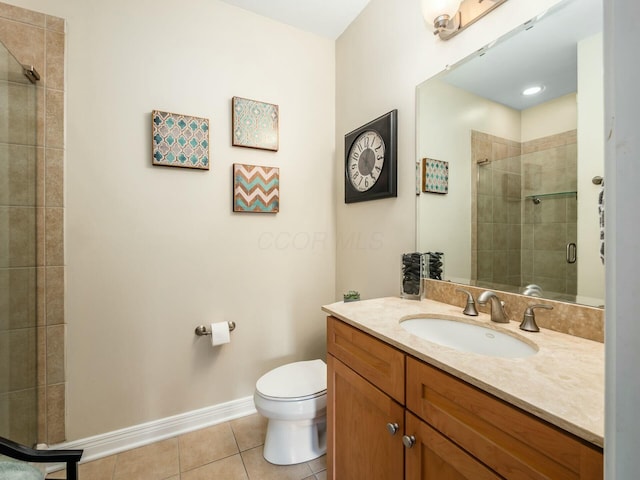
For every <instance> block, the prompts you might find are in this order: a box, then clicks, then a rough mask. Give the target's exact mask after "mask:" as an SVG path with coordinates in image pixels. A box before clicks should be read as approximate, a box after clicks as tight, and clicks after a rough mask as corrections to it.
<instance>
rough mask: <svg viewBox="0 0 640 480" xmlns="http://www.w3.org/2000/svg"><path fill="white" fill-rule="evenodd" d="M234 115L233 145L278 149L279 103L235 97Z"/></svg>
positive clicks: (233, 103) (233, 101)
mask: <svg viewBox="0 0 640 480" xmlns="http://www.w3.org/2000/svg"><path fill="white" fill-rule="evenodd" d="M232 117H233V118H232V124H233V133H232V135H233V141H232V144H233V146H235V147H248V148H260V149H263V150H273V151H278V141H279V134H278V122H279V111H278V105H272V104H271V103H264V102H258V101H256V100H249V99H247V98H241V97H233V100H232Z"/></svg>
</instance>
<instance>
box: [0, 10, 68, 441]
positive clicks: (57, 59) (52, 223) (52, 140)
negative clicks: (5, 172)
mask: <svg viewBox="0 0 640 480" xmlns="http://www.w3.org/2000/svg"><path fill="white" fill-rule="evenodd" d="M0 40H2V42H3V43H4V44H5V45H6V47H7V48H8V49H9V51H10V52H11V53H12V54H13V55H14V56H15V57H16V58H17V59H18V60H19V61H20V62H21V63H23V64H29V65H33V66H34V67H35V69H36V70H37V71H38V72H39V73H40V76H41V79H40V81H39V82H38V84H37V86H36V88H37V111H36V115H37V143H36V145H37V148H36V159H37V163H36V189H37V192H36V209H37V213H36V240H35V242H36V256H37V261H36V265H37V268H36V284H37V293H36V302H35V304H36V313H37V349H36V350H37V362H35V365H36V370H37V371H36V372H20V374H24V375H33V374H34V373H35V374H36V375H37V398H38V405H37V407H38V418H37V427H38V442H43V443H50V444H53V443H58V442H61V441H63V440H64V439H65V363H64V349H65V347H64V345H65V318H64V243H63V242H64V230H63V226H64V194H63V192H64V187H63V168H64V89H65V84H64V52H65V22H64V20H63V19H61V18H56V17H52V16H49V15H44V14H42V13H37V12H33V11H30V10H25V9H23V8H19V7H15V6H12V5H7V4H5V3H1V2H0ZM13 403H14V404H16V408H17V409H19V408H20V407H21V405H20V402H13ZM13 414H15V415H19V414H20V412H19V411H16V412H13Z"/></svg>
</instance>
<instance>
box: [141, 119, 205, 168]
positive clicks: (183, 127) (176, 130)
mask: <svg viewBox="0 0 640 480" xmlns="http://www.w3.org/2000/svg"><path fill="white" fill-rule="evenodd" d="M151 120H152V122H151V124H152V149H151V152H152V162H153V165H161V166H165V167H184V168H196V169H200V170H209V163H210V159H209V119H207V118H200V117H191V116H189V115H181V114H178V113H170V112H161V111H159V110H154V111H153V112H151Z"/></svg>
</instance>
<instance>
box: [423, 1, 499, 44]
mask: <svg viewBox="0 0 640 480" xmlns="http://www.w3.org/2000/svg"><path fill="white" fill-rule="evenodd" d="M421 1H422V15H423V16H424V20H425V22H427V25H429V26H431V25H433V34H434V35H438V36H439V37H440V39H442V40H448V39H450V38H451V37H453V36H454V35H456V34H458V33H460V32H461V31H462V30H464V29H465V28H467V27H468V26H469V25H471V24H472V23H473V22H475V21H477V20H478V19H480V18H481V17H483V16H484V15H486V14H487V13H489V12H490V11H491V10H493V9H494V8H496V7H497V6H498V5H501V4H503V3H504V2H506V1H507V0H421Z"/></svg>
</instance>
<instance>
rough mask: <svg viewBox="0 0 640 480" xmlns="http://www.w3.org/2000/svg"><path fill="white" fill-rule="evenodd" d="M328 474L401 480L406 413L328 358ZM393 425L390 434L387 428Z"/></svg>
mask: <svg viewBox="0 0 640 480" xmlns="http://www.w3.org/2000/svg"><path fill="white" fill-rule="evenodd" d="M327 367H328V370H327V373H328V378H327V380H328V383H327V426H328V439H327V471H328V473H329V478H333V480H375V479H379V480H396V479H397V480H401V479H403V478H404V447H403V445H402V432H403V431H404V421H403V419H404V408H403V407H402V406H401V405H399V404H398V403H396V402H395V401H393V400H392V399H391V397H389V396H388V395H386V394H384V393H383V392H381V391H380V390H378V389H377V388H376V387H374V386H373V385H371V384H370V383H369V382H367V381H366V380H365V379H364V378H362V377H361V376H360V375H358V374H357V373H355V372H354V371H353V370H351V369H350V368H349V367H347V366H346V365H344V364H343V363H342V362H340V361H339V360H337V359H336V358H335V357H333V356H332V355H327ZM389 423H390V424H397V432H396V433H395V434H391V433H390V432H389V431H388V429H387V424H389Z"/></svg>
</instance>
